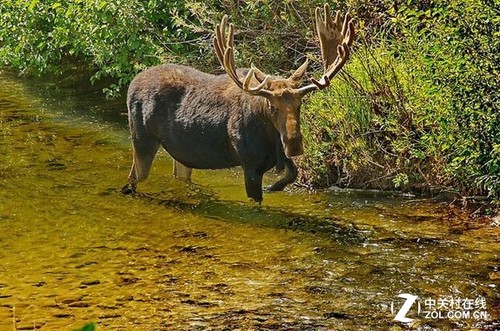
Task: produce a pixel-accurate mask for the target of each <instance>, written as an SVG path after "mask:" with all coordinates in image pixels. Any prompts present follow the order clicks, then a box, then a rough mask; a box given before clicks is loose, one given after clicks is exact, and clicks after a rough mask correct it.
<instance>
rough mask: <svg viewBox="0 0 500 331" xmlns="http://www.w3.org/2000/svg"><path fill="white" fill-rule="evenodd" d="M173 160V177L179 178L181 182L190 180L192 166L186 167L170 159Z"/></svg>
mask: <svg viewBox="0 0 500 331" xmlns="http://www.w3.org/2000/svg"><path fill="white" fill-rule="evenodd" d="M172 160H173V162H174V178H176V179H179V180H181V181H183V182H190V181H191V173H192V171H193V169H192V168H189V167H186V166H185V165H184V164H182V163H180V162H179V161H176V160H175V159H172Z"/></svg>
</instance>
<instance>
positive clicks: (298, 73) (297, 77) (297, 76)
mask: <svg viewBox="0 0 500 331" xmlns="http://www.w3.org/2000/svg"><path fill="white" fill-rule="evenodd" d="M308 64H309V59H306V60H305V62H304V63H303V64H302V65H301V66H300V67H299V68H298V69H297V70H295V72H294V73H293V74H292V75H291V76H290V77H288V79H289V80H290V81H291V82H292V83H294V84H297V85H298V84H299V83H300V81H301V80H302V77H304V74H305V73H306V70H307V65H308Z"/></svg>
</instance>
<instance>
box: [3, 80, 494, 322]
mask: <svg viewBox="0 0 500 331" xmlns="http://www.w3.org/2000/svg"><path fill="white" fill-rule="evenodd" d="M86 82H87V76H86V75H81V77H80V76H78V75H76V77H68V78H48V79H30V80H26V79H25V78H19V77H17V76H16V75H15V74H13V73H11V72H8V71H3V72H0V330H35V329H36V330H39V329H41V330H73V329H75V328H78V327H82V326H83V325H85V324H86V323H89V322H95V323H96V324H97V325H98V329H99V330H223V329H224V330H405V329H409V328H411V329H414V330H434V329H436V330H499V329H500V321H499V318H500V313H499V311H500V294H499V292H500V291H499V286H500V280H499V279H500V258H499V252H500V242H499V235H500V227H498V224H495V223H493V222H488V221H479V220H471V219H467V217H465V216H462V215H461V214H460V213H451V214H450V213H449V209H448V208H447V206H448V205H447V203H446V202H435V201H433V200H431V199H426V198H419V197H407V196H403V195H401V194H399V193H390V192H388V193H380V192H366V191H365V192H358V191H343V190H336V191H335V190H325V191H321V192H314V193H311V192H307V191H303V190H301V189H298V188H292V189H289V190H288V191H285V192H279V193H272V194H271V193H267V194H265V195H264V202H263V206H262V208H258V206H257V205H256V204H255V203H252V202H249V201H248V199H247V198H246V196H245V193H244V186H243V178H242V176H241V171H240V170H238V169H231V170H221V171H195V172H194V173H193V184H190V185H187V184H183V183H180V182H178V181H176V180H173V179H172V178H171V166H172V164H171V161H170V159H169V157H168V155H166V154H165V153H162V154H160V155H158V157H157V159H156V161H155V163H154V168H153V170H152V174H151V177H150V179H149V180H148V181H147V182H145V183H143V184H142V185H140V186H139V193H138V194H136V195H135V196H124V195H122V194H121V193H120V188H121V187H122V186H123V185H124V184H125V183H126V178H127V175H128V171H129V167H130V162H131V150H130V143H129V141H128V132H127V124H126V122H127V118H126V116H125V115H124V114H125V111H126V109H125V104H124V102H123V100H115V101H106V100H105V99H104V98H103V96H102V93H101V91H100V89H98V88H95V87H92V86H90V85H88V83H86ZM306 148H307V146H306ZM275 179H276V177H275V175H273V174H270V175H269V176H267V177H266V179H265V181H266V183H267V184H270V183H272V181H273V180H275ZM401 294H409V295H412V296H417V298H416V299H415V300H414V302H413V303H412V302H409V301H411V300H409V301H406V302H407V303H409V304H411V303H412V304H411V306H410V307H409V309H408V312H407V313H406V314H404V312H403V316H404V317H406V318H409V319H411V320H412V321H411V322H407V323H403V322H401V321H398V320H395V319H394V318H395V317H396V314H397V313H398V312H400V313H401V311H400V309H401V310H403V309H402V307H403V304H404V303H405V299H404V298H402V297H398V295H401ZM450 312H451V313H450Z"/></svg>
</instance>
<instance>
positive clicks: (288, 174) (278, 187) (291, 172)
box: [269, 158, 298, 191]
mask: <svg viewBox="0 0 500 331" xmlns="http://www.w3.org/2000/svg"><path fill="white" fill-rule="evenodd" d="M284 162H285V176H283V178H281V179H280V180H278V181H277V182H276V183H274V184H273V185H272V186H271V187H270V188H269V191H282V190H283V189H284V188H285V186H287V185H288V184H291V183H293V182H294V181H295V180H296V179H297V175H298V172H297V167H296V166H295V164H294V163H293V161H292V160H291V159H289V158H286V159H285V160H284Z"/></svg>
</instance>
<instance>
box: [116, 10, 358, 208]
mask: <svg viewBox="0 0 500 331" xmlns="http://www.w3.org/2000/svg"><path fill="white" fill-rule="evenodd" d="M315 14H316V33H317V35H318V38H319V42H320V48H321V54H322V59H323V66H324V73H323V76H322V77H321V79H319V80H316V79H314V78H311V80H310V83H309V84H307V85H305V86H301V85H302V84H301V82H302V78H303V77H304V74H305V73H306V69H307V65H308V60H306V61H305V62H304V64H302V65H301V66H300V67H299V68H298V69H297V70H296V71H295V72H294V73H293V74H292V75H291V76H290V77H288V78H282V77H277V76H271V75H267V74H265V73H263V72H262V71H261V70H259V69H257V68H256V67H255V66H253V65H252V66H251V68H250V69H237V68H236V66H235V60H234V47H233V42H234V27H233V25H232V24H228V17H227V15H226V16H224V17H223V18H222V21H221V23H220V24H219V25H217V26H216V29H215V37H214V48H215V54H216V55H217V59H218V60H219V62H220V64H221V65H222V67H223V68H224V70H225V71H226V74H222V75H211V74H207V73H204V72H201V71H198V70H196V69H194V68H191V67H187V66H182V65H175V64H166V65H160V66H156V67H152V68H150V69H147V70H145V71H143V72H141V73H139V74H138V75H137V76H136V77H135V78H134V79H133V81H132V82H131V84H130V86H129V89H128V93H127V107H128V116H129V126H130V132H131V140H132V145H133V163H132V169H131V170H130V174H129V177H128V184H127V185H125V187H124V188H123V189H122V192H123V193H128V194H130V193H133V192H135V190H136V186H137V183H138V182H140V181H142V180H144V179H146V178H147V177H148V175H149V172H150V169H151V165H152V162H153V159H154V157H155V155H156V153H157V151H158V149H159V147H160V146H163V148H164V149H165V150H166V151H167V152H168V153H169V154H170V156H171V157H172V158H173V159H174V176H175V177H177V178H180V179H182V180H185V181H188V180H190V177H191V170H192V169H193V168H194V169H222V168H230V167H234V166H242V168H243V171H244V177H245V188H246V193H247V196H248V197H249V198H252V199H253V200H255V201H257V202H259V203H260V202H261V201H262V177H263V175H264V173H265V172H266V171H268V170H270V169H272V168H273V167H276V168H278V169H279V170H283V169H284V170H285V175H284V176H283V177H282V178H281V179H280V180H278V181H277V182H276V183H275V184H274V185H272V186H271V187H270V188H269V190H271V191H280V190H283V189H284V188H285V186H286V185H288V184H290V183H293V182H294V181H295V180H296V178H297V168H296V166H295V164H294V162H293V161H292V157H294V156H298V155H301V154H302V153H303V143H302V134H301V132H300V107H301V103H302V98H303V97H304V96H305V95H306V94H308V93H309V92H313V91H317V90H321V89H324V88H326V87H328V86H329V85H330V81H331V79H332V78H333V77H334V76H335V75H336V74H337V73H338V72H339V71H340V69H341V68H342V67H343V66H344V64H345V63H346V61H347V59H348V58H349V53H350V46H351V45H352V42H353V39H354V25H353V21H352V20H351V19H350V18H349V16H348V15H346V16H345V18H344V20H343V22H342V20H341V17H340V12H339V11H337V12H336V14H335V16H332V15H331V13H330V7H329V6H328V5H327V4H326V5H325V6H324V15H322V13H321V10H320V8H319V7H318V8H316V12H315ZM323 16H324V17H323Z"/></svg>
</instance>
